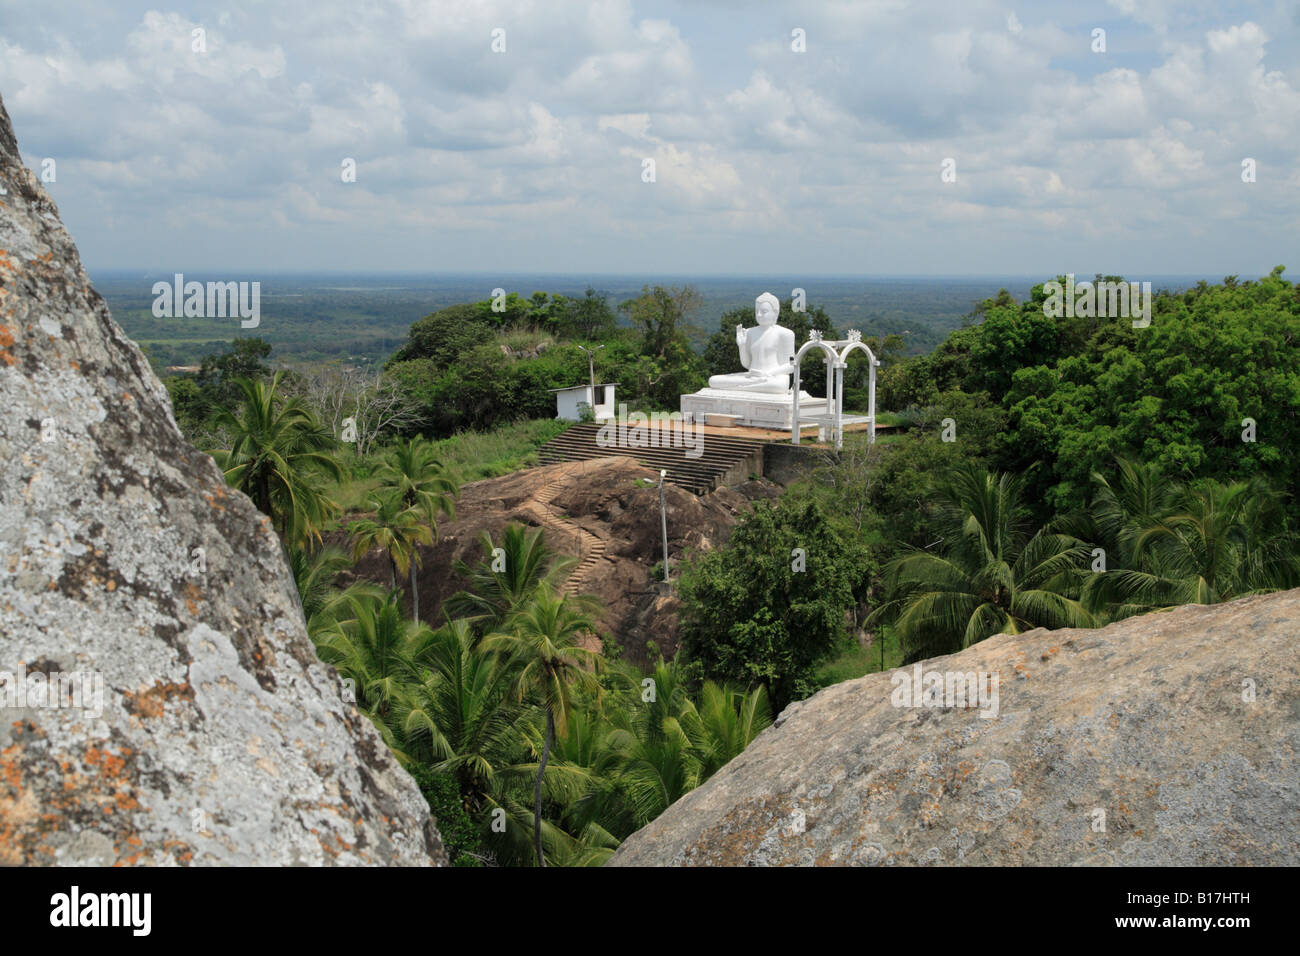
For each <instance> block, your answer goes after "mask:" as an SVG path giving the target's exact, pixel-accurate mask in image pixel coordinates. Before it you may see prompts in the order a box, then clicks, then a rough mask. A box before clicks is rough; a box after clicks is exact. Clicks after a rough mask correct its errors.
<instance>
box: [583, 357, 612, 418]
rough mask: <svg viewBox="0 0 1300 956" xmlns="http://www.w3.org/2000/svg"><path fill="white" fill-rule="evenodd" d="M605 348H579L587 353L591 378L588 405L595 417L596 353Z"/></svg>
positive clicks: (588, 371) (588, 387) (588, 370)
mask: <svg viewBox="0 0 1300 956" xmlns="http://www.w3.org/2000/svg"><path fill="white" fill-rule="evenodd" d="M604 347H605V346H603V345H597V346H596V347H595V348H594V349H589V348H587V346H585V345H579V346H578V348H580V349H582V350H583V351H584V352H586V353H587V373H588V374H589V375H590V377H591V383H590V384H589V385H588V386H587V405H588V406H589V407H590V408H591V411H592V414H593V415H594V414H595V412H596V353H597V352H598V351H600V350H601V349H603V348H604Z"/></svg>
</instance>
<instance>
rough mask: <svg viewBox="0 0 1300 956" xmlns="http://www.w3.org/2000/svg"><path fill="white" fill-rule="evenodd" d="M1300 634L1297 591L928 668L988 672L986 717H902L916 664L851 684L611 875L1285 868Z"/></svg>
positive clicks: (664, 819) (642, 842) (633, 841)
mask: <svg viewBox="0 0 1300 956" xmlns="http://www.w3.org/2000/svg"><path fill="white" fill-rule="evenodd" d="M1298 626H1300V590H1297V591H1289V592H1286V593H1283V594H1274V595H1267V596H1261V597H1252V598H1245V599H1242V600H1239V601H1235V602H1233V603H1230V604H1224V605H1219V606H1215V607H1184V608H1179V609H1177V610H1174V611H1170V612H1166V613H1159V614H1149V615H1146V616H1144V617H1141V618H1135V619H1131V620H1128V621H1124V622H1121V623H1118V624H1113V625H1111V626H1109V627H1107V628H1104V629H1100V630H1059V631H1045V630H1035V631H1030V632H1029V633H1026V634H1023V635H1020V636H1010V635H1007V636H1001V637H995V638H992V639H990V640H987V641H985V642H983V643H981V644H978V645H976V646H974V647H972V648H969V649H967V650H965V651H963V652H962V653H960V654H954V655H951V656H949V657H943V658H936V659H934V660H931V661H928V662H926V663H925V664H924V665H923V670H924V671H925V672H940V673H943V672H949V671H957V672H966V671H975V672H981V671H982V672H985V673H986V674H990V675H992V674H996V675H998V677H999V681H998V689H999V693H998V708H997V716H996V717H991V718H982V717H980V716H979V713H980V710H979V709H978V708H970V709H959V708H929V707H920V708H915V707H900V706H894V705H893V704H892V703H891V697H892V696H894V694H895V690H896V687H897V684H896V683H894V682H891V674H897V673H902V674H905V675H906V676H907V678H908V684H909V685H910V684H911V682H912V681H911V678H912V668H910V667H908V668H902V669H900V671H895V672H888V673H885V674H872V675H868V676H866V677H863V678H860V679H858V680H853V681H846V682H845V683H842V684H838V685H836V686H834V687H829V688H827V689H826V690H824V691H822V692H821V693H819V694H817V695H815V696H814V697H811V698H809V699H808V700H806V701H803V702H801V703H798V704H795V705H792V706H791V707H790V708H787V709H786V711H785V712H784V713H782V714H781V715H780V717H779V718H778V720H777V721H776V723H775V724H774V725H773V726H772V727H769V728H768V729H767V730H766V731H764V732H763V733H762V734H761V735H760V736H759V737H758V739H756V740H755V741H754V743H753V744H751V745H750V747H749V748H748V749H747V750H746V751H745V752H744V753H743V754H741V755H740V756H739V757H737V758H736V759H735V760H733V761H732V762H731V763H730V764H728V765H727V766H726V767H724V768H723V769H722V770H720V771H719V772H718V773H717V774H715V775H714V776H713V777H712V778H711V779H710V780H709V781H708V782H707V783H705V784H704V786H702V787H700V788H699V789H697V790H695V791H693V792H692V793H690V794H688V795H687V796H686V797H684V798H683V799H682V800H679V801H678V802H677V803H675V804H674V805H673V806H672V807H670V808H669V809H668V811H667V812H666V813H664V814H663V815H662V816H661V817H659V818H658V819H657V820H655V821H654V822H653V823H651V824H650V825H649V826H647V827H645V828H644V829H642V830H640V831H639V832H637V833H635V834H633V835H632V837H630V838H629V839H628V840H627V841H626V842H625V843H624V844H623V846H622V847H621V848H620V849H619V851H618V852H617V853H616V854H615V855H614V857H613V859H612V860H611V861H610V865H614V866H620V865H621V866H635V865H688V866H691V865H697V866H698V865H708V864H714V865H718V864H722V865H757V866H767V865H873V864H902V865H916V864H927V863H929V864H940V865H956V864H975V865H989V864H993V865H1012V866H1026V865H1049V864H1055V865H1114V864H1120V865H1126V864H1144V865H1164V866H1170V865H1173V866H1182V865H1215V864H1218V865H1234V866H1239V865H1260V866H1262V865H1268V866H1276V865H1283V864H1287V865H1295V864H1297V863H1300V774H1298V773H1297V753H1298V752H1300V673H1298V670H1297V657H1296V635H1297V628H1298ZM922 686H924V684H923V685H922ZM986 686H989V685H988V684H986ZM1252 689H1253V699H1251V698H1252V693H1251V690H1252ZM990 702H991V701H990ZM985 710H986V711H987V712H989V713H992V708H991V707H986V708H985Z"/></svg>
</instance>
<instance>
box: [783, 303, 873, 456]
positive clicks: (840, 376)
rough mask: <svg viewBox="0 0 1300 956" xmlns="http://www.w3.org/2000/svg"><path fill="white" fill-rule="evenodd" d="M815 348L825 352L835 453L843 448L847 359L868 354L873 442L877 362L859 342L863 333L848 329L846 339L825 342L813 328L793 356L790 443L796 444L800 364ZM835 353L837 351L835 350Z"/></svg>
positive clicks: (868, 428)
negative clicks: (792, 404)
mask: <svg viewBox="0 0 1300 956" xmlns="http://www.w3.org/2000/svg"><path fill="white" fill-rule="evenodd" d="M814 347H819V348H821V350H822V351H823V352H824V353H826V357H825V358H824V359H822V361H824V362H825V363H826V400H827V402H826V403H827V407H828V409H829V411H830V422H829V424H830V426H831V440H832V441H833V442H834V443H835V448H836V450H838V449H840V448H843V447H844V369H845V368H847V367H848V358H849V356H850V355H851V354H853V353H854V352H856V351H859V350H861V351H863V352H866V353H867V360H868V361H869V362H870V363H871V365H870V370H871V371H870V385H869V387H868V391H867V433H868V436H869V437H868V439H867V440H868V441H870V442H874V441H875V440H876V368H877V366H879V365H880V360H879V359H877V358H876V356H875V354H874V353H873V352H872V351H871V349H869V348H868V347H867V346H866V345H865V344H864V343H863V341H862V333H861V332H859V331H858V330H857V329H850V330H849V333H848V338H845V339H837V340H834V341H825V340H823V339H822V334H821V333H820V332H818V331H817V330H816V329H814V330H813V331H812V332H811V333H809V336H808V341H807V342H805V343H804V344H803V345H802V346H801V347H800V349H799V351H798V352H797V353H795V357H794V409H793V412H792V414H791V416H790V442H791V444H794V445H797V444H799V378H800V370H799V363H800V362H801V361H802V359H803V357H804V354H805V353H807V352H808V351H809V350H810V349H812V348H814ZM837 350H838V351H837Z"/></svg>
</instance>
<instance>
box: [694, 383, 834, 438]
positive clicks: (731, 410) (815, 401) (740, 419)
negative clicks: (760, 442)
mask: <svg viewBox="0 0 1300 956" xmlns="http://www.w3.org/2000/svg"><path fill="white" fill-rule="evenodd" d="M681 400H682V417H683V418H686V417H688V416H689V417H690V418H691V420H692V421H698V422H702V421H704V416H705V415H708V414H710V413H715V414H722V415H735V416H736V417H737V424H739V425H748V426H751V427H754V428H789V427H790V424H791V420H792V418H793V413H794V394H793V393H792V392H786V393H784V394H782V393H780V392H749V391H745V390H743V389H721V388H702V389H700V390H699V391H698V392H695V393H693V394H691V395H683V396H682V399H681ZM828 412H829V408H828V406H827V403H826V399H824V398H813V397H812V396H811V395H809V394H808V393H807V392H802V391H801V392H800V393H799V417H800V419H805V418H807V417H809V416H813V415H825V414H827V413H828Z"/></svg>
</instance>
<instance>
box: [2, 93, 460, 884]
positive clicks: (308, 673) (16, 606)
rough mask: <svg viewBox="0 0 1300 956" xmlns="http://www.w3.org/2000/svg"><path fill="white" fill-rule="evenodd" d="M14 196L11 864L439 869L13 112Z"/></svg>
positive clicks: (9, 346)
mask: <svg viewBox="0 0 1300 956" xmlns="http://www.w3.org/2000/svg"><path fill="white" fill-rule="evenodd" d="M0 187H3V188H4V189H5V190H6V194H5V195H2V196H0V406H2V407H3V408H4V414H3V415H0V864H56V863H62V864H73V863H81V864H114V863H128V864H130V863H141V864H162V863H193V864H268V865H283V864H295V863H307V864H316V863H352V864H357V863H376V864H379V863H390V864H427V863H430V862H435V863H441V862H445V853H444V852H443V848H442V843H441V840H440V839H439V836H438V832H437V830H436V828H435V826H434V824H433V821H432V820H431V819H430V817H429V813H428V807H427V805H426V804H425V802H424V800H423V799H422V798H421V796H420V794H419V791H418V790H417V789H416V787H415V784H414V783H413V782H412V781H411V779H410V777H409V776H407V775H406V773H405V772H404V771H402V770H401V769H400V768H399V767H398V766H397V764H396V763H395V761H394V760H393V759H392V757H391V756H390V754H389V753H388V751H387V750H386V748H385V747H384V745H383V743H382V741H381V739H380V737H379V735H378V733H377V732H376V731H375V730H374V728H373V727H372V726H371V725H370V724H369V722H368V721H367V720H366V719H365V718H363V717H361V716H359V715H358V714H357V713H356V711H355V709H354V707H353V706H352V705H350V704H347V703H345V702H344V700H343V699H342V696H343V695H342V694H341V693H340V687H339V682H338V678H337V675H336V674H335V673H334V671H333V670H332V669H330V668H327V667H325V666H324V665H323V664H321V663H320V662H319V661H318V660H317V659H316V655H315V653H314V651H313V648H312V645H311V643H310V642H309V641H308V639H307V636H306V632H305V629H304V625H303V619H302V612H301V609H300V608H299V607H298V602H297V594H296V591H295V589H294V586H293V581H292V578H291V577H290V575H289V572H288V569H287V567H286V565H285V562H284V560H283V558H282V556H281V552H280V549H279V545H278V543H277V540H276V538H275V535H274V533H273V532H272V531H271V529H270V527H269V525H268V523H267V520H266V519H265V518H263V517H262V516H261V515H259V514H258V512H257V511H256V510H255V509H254V508H253V506H252V504H251V503H250V502H249V501H248V499H246V498H245V497H244V496H243V495H240V494H238V493H234V492H232V491H230V490H229V489H228V488H227V487H226V484H225V482H224V481H223V480H222V476H221V474H220V473H219V472H218V470H217V468H216V466H215V465H214V464H213V462H212V459H210V458H209V457H207V456H206V455H202V454H200V453H198V452H197V451H195V450H194V449H193V448H192V447H190V446H189V445H188V444H187V443H186V442H185V440H184V438H182V436H181V434H180V431H179V430H178V429H177V427H176V424H175V422H174V420H173V418H172V414H171V407H170V404H169V401H168V398H167V393H166V391H165V390H164V389H163V388H162V386H161V385H160V384H159V382H158V380H157V379H156V378H155V377H154V375H153V374H152V372H151V371H150V369H149V366H148V364H147V363H146V361H145V360H144V358H143V357H142V356H141V354H140V351H139V349H137V348H136V347H135V345H134V344H132V343H131V342H130V341H128V340H127V339H126V337H125V336H124V335H123V334H122V331H121V330H120V329H119V328H118V326H117V325H116V324H115V323H114V322H113V320H112V319H111V318H110V317H109V314H108V310H107V308H106V307H105V305H104V302H103V300H102V299H101V298H100V297H99V295H98V294H96V293H95V291H94V290H93V289H91V287H90V282H89V280H88V279H87V277H86V273H85V271H84V270H83V269H82V267H81V264H80V261H79V259H78V256H77V251H76V249H75V247H74V246H73V244H72V241H71V239H69V237H68V235H67V233H66V232H65V231H64V229H63V226H62V224H61V223H60V222H59V218H58V213H57V211H56V210H55V208H54V204H53V203H52V202H51V201H50V199H49V197H48V196H46V195H45V192H44V190H43V189H42V188H41V186H40V185H39V183H38V182H37V180H36V178H35V177H34V176H33V175H32V174H31V173H30V172H29V171H28V170H26V169H25V168H23V167H22V164H21V160H20V159H19V154H18V148H17V145H16V143H15V141H14V136H13V132H12V129H11V128H10V125H9V117H8V115H7V114H6V113H5V111H4V108H3V105H0ZM198 548H202V549H203V552H202V553H201V554H202V558H201V559H200V556H199V553H196V551H195V549H198ZM204 566H205V567H204ZM3 672H9V673H8V674H5V673H3ZM59 675H63V676H62V677H60V676H59ZM51 685H54V686H56V687H58V688H59V691H58V693H56V694H55V695H54V700H53V701H51V700H50V696H49V694H48V691H47V688H48V687H49V686H51ZM97 690H98V691H99V693H98V694H97V693H96V692H97ZM52 703H54V704H57V705H58V706H57V707H56V706H52Z"/></svg>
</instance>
